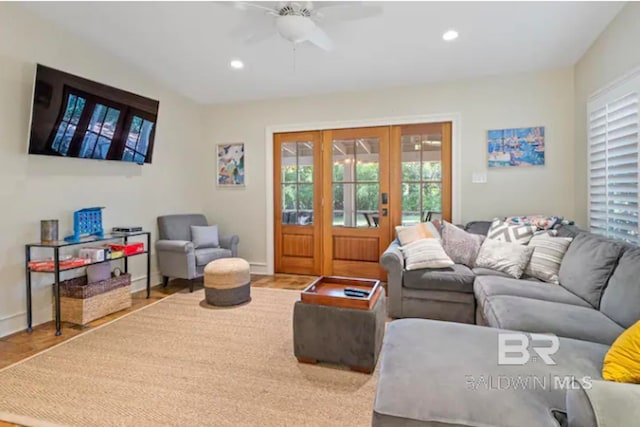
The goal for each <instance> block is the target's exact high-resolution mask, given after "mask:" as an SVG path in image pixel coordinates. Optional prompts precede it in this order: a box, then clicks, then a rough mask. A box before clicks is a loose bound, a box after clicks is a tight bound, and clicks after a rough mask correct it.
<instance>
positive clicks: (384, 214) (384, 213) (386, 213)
mask: <svg viewBox="0 0 640 427" xmlns="http://www.w3.org/2000/svg"><path fill="white" fill-rule="evenodd" d="M388 214H389V210H388V209H387V208H382V216H387V215H388Z"/></svg>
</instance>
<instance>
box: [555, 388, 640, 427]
mask: <svg viewBox="0 0 640 427" xmlns="http://www.w3.org/2000/svg"><path fill="white" fill-rule="evenodd" d="M573 384H574V386H573V387H572V388H571V389H569V390H568V391H567V417H568V420H569V427H610V426H633V425H637V423H638V419H640V405H639V404H638V402H640V385H638V384H624V383H616V382H611V381H596V380H593V381H591V386H590V387H584V386H582V385H579V383H578V382H577V381H575V382H574V383H573Z"/></svg>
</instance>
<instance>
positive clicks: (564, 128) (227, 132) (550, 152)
mask: <svg viewBox="0 0 640 427" xmlns="http://www.w3.org/2000/svg"><path fill="white" fill-rule="evenodd" d="M573 105H574V104H573V69H572V68H564V69H557V70H551V71H544V72H538V73H531V74H522V75H512V76H500V77H491V78H484V79H478V80H469V81H460V82H452V83H446V84H437V85H422V86H410V87H396V88H387V89H383V90H376V91H368V92H358V93H340V94H330V95H322V96H311V97H304V98H293V99H281V100H271V101H261V102H250V103H242V104H228V105H220V106H214V107H211V108H210V109H209V111H208V113H207V117H206V130H205V133H206V136H207V157H208V159H209V162H210V163H209V164H210V166H209V168H208V169H207V171H208V173H209V174H208V177H207V179H206V181H205V182H206V183H207V184H208V186H207V188H206V189H205V191H204V192H203V194H204V197H205V199H206V200H207V202H208V205H207V213H208V216H209V217H210V219H212V220H214V221H215V222H217V223H219V224H220V225H221V227H222V230H223V231H232V232H237V233H238V234H239V235H240V246H239V250H240V255H241V256H242V257H244V258H246V259H248V260H249V261H250V262H252V263H254V264H261V263H262V264H264V263H266V262H267V259H266V258H267V243H266V234H265V229H266V227H267V224H266V219H265V218H266V214H265V206H266V192H267V188H266V184H265V160H264V158H265V154H266V152H267V150H271V149H272V143H271V142H270V141H265V128H266V127H267V126H272V125H287V124H304V123H317V122H325V121H346V120H366V119H376V118H384V117H397V116H410V115H428V114H442V113H458V114H459V115H460V117H461V129H460V131H461V147H460V149H461V170H460V178H461V188H462V206H461V219H462V220H463V221H469V220H473V219H490V218H492V217H493V216H496V215H512V214H513V215H517V214H532V213H544V214H559V215H564V216H566V217H569V218H571V217H573V216H574V214H575V209H574V199H573V197H572V196H571V195H572V194H573V191H574V185H573V168H574V164H573V163H574V162H573V156H574V120H573V111H574V109H573V108H574V107H573ZM523 126H545V127H546V142H547V144H546V150H547V152H546V165H545V166H544V167H535V168H522V169H508V170H491V171H489V172H488V182H487V183H486V184H472V183H471V174H472V173H473V172H478V171H484V170H486V163H487V154H486V144H487V143H486V132H487V130H488V129H500V128H511V127H523ZM229 142H245V144H246V174H247V175H246V188H244V189H233V190H229V189H226V188H222V189H221V188H216V186H215V169H216V168H215V145H216V144H217V143H229Z"/></svg>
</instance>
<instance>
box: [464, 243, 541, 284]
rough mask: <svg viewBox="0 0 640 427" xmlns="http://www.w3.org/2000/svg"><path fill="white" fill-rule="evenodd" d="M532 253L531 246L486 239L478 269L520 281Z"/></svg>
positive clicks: (480, 253)
mask: <svg viewBox="0 0 640 427" xmlns="http://www.w3.org/2000/svg"><path fill="white" fill-rule="evenodd" d="M532 253H533V248H530V247H529V246H524V245H519V244H517V243H507V242H501V241H498V240H494V239H486V240H485V241H484V243H483V244H482V246H481V247H480V252H479V253H478V258H477V259H476V267H481V268H490V269H491V270H496V271H501V272H503V273H507V274H508V275H509V276H511V277H514V278H516V279H519V278H520V277H522V273H523V272H524V269H525V268H526V267H527V264H528V263H529V260H530V259H531V254H532Z"/></svg>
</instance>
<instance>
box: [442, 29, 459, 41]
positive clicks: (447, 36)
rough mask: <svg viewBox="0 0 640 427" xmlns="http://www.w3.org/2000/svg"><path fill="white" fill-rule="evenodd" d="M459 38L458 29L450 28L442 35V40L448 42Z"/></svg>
mask: <svg viewBox="0 0 640 427" xmlns="http://www.w3.org/2000/svg"><path fill="white" fill-rule="evenodd" d="M457 38H458V32H457V31H456V30H449V31H446V32H445V33H444V34H443V35H442V40H444V41H446V42H450V41H453V40H455V39H457Z"/></svg>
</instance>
